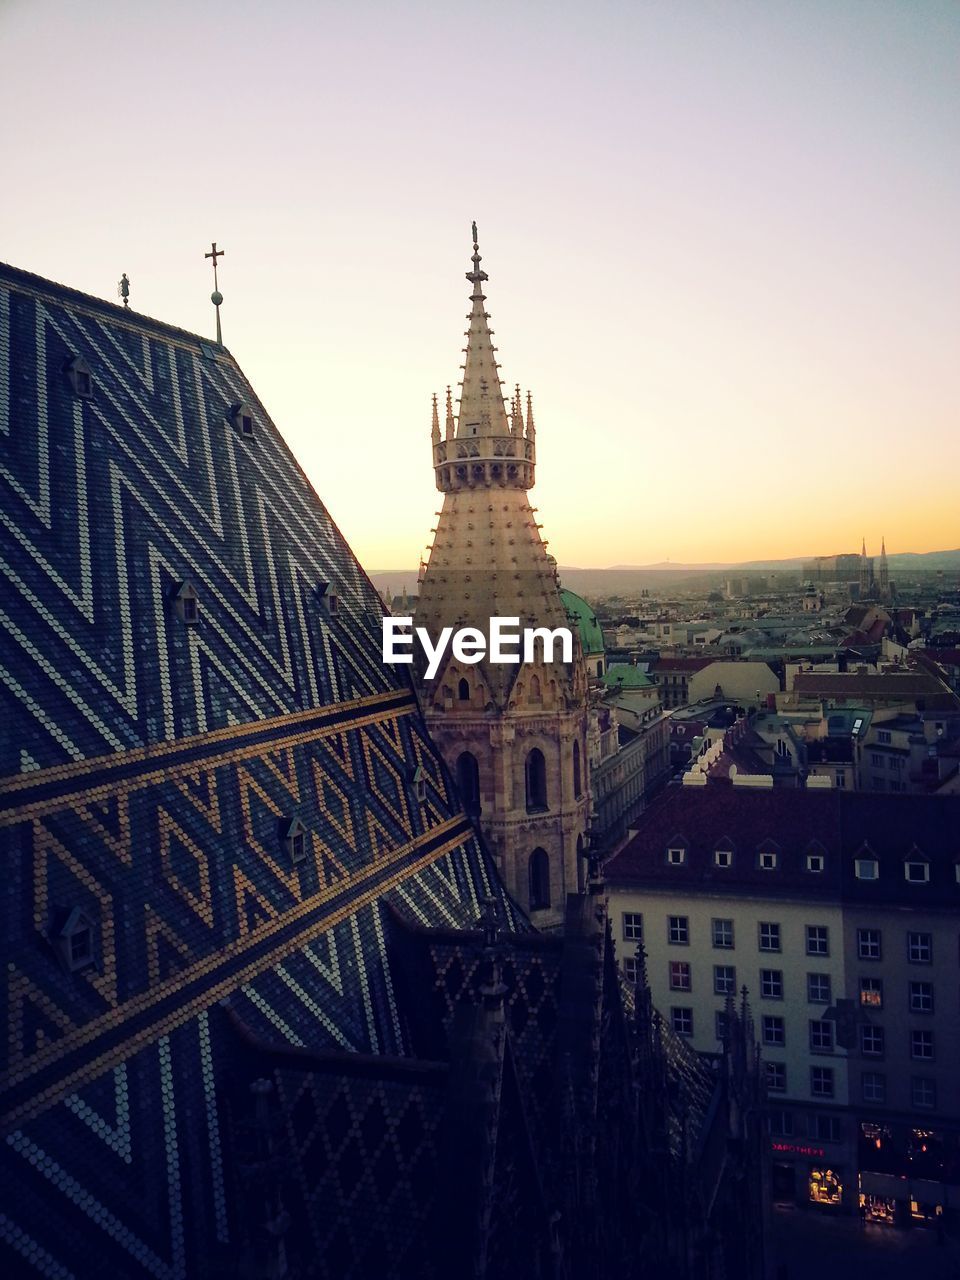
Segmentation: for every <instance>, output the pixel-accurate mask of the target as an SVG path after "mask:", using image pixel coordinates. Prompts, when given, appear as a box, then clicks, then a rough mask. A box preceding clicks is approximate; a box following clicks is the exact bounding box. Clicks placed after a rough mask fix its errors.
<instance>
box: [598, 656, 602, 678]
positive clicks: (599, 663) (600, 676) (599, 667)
mask: <svg viewBox="0 0 960 1280" xmlns="http://www.w3.org/2000/svg"><path fill="white" fill-rule="evenodd" d="M602 678H603V661H602V660H601V661H600V662H598V663H597V679H598V680H601V679H602Z"/></svg>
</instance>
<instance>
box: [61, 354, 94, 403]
mask: <svg viewBox="0 0 960 1280" xmlns="http://www.w3.org/2000/svg"><path fill="white" fill-rule="evenodd" d="M65 369H66V374H67V377H68V378H69V380H70V386H71V388H72V390H73V394H74V395H75V396H77V397H78V399H80V400H92V399H93V374H92V373H91V372H90V366H89V365H88V364H87V362H86V360H84V358H83V356H73V357H72V358H71V359H70V360H68V361H67V363H66V366H65Z"/></svg>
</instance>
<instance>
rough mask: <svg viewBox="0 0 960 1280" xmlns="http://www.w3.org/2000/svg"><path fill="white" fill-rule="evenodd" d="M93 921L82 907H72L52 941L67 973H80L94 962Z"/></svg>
mask: <svg viewBox="0 0 960 1280" xmlns="http://www.w3.org/2000/svg"><path fill="white" fill-rule="evenodd" d="M93 935H94V922H93V920H92V919H91V918H90V916H88V915H87V913H86V912H85V911H84V910H83V908H82V907H73V908H72V909H71V910H70V912H69V913H68V915H67V917H66V919H65V920H64V922H63V924H62V925H61V926H60V928H59V929H57V930H56V931H55V932H54V935H53V938H52V941H53V944H54V946H55V947H56V949H57V952H58V953H59V955H60V959H61V962H62V963H63V966H64V968H65V969H66V970H67V971H68V972H69V973H82V972H83V970H84V969H90V968H92V967H93V964H94V962H95V959H96V957H95V955H94V946H93V943H94V937H93Z"/></svg>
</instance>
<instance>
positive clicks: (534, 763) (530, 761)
mask: <svg viewBox="0 0 960 1280" xmlns="http://www.w3.org/2000/svg"><path fill="white" fill-rule="evenodd" d="M526 780H527V810H528V811H537V810H543V809H546V808H547V762H546V760H544V758H543V752H542V751H541V750H540V748H539V747H534V748H533V750H532V751H531V752H530V754H529V755H528V756H527V764H526Z"/></svg>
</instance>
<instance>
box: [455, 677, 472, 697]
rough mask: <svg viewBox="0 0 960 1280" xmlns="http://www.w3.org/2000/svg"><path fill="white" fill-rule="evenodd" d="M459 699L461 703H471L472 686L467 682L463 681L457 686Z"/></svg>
mask: <svg viewBox="0 0 960 1280" xmlns="http://www.w3.org/2000/svg"><path fill="white" fill-rule="evenodd" d="M457 697H458V698H459V699H460V701H461V702H469V701H470V686H469V684H468V683H467V682H466V680H461V681H460V683H459V684H458V685H457Z"/></svg>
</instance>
